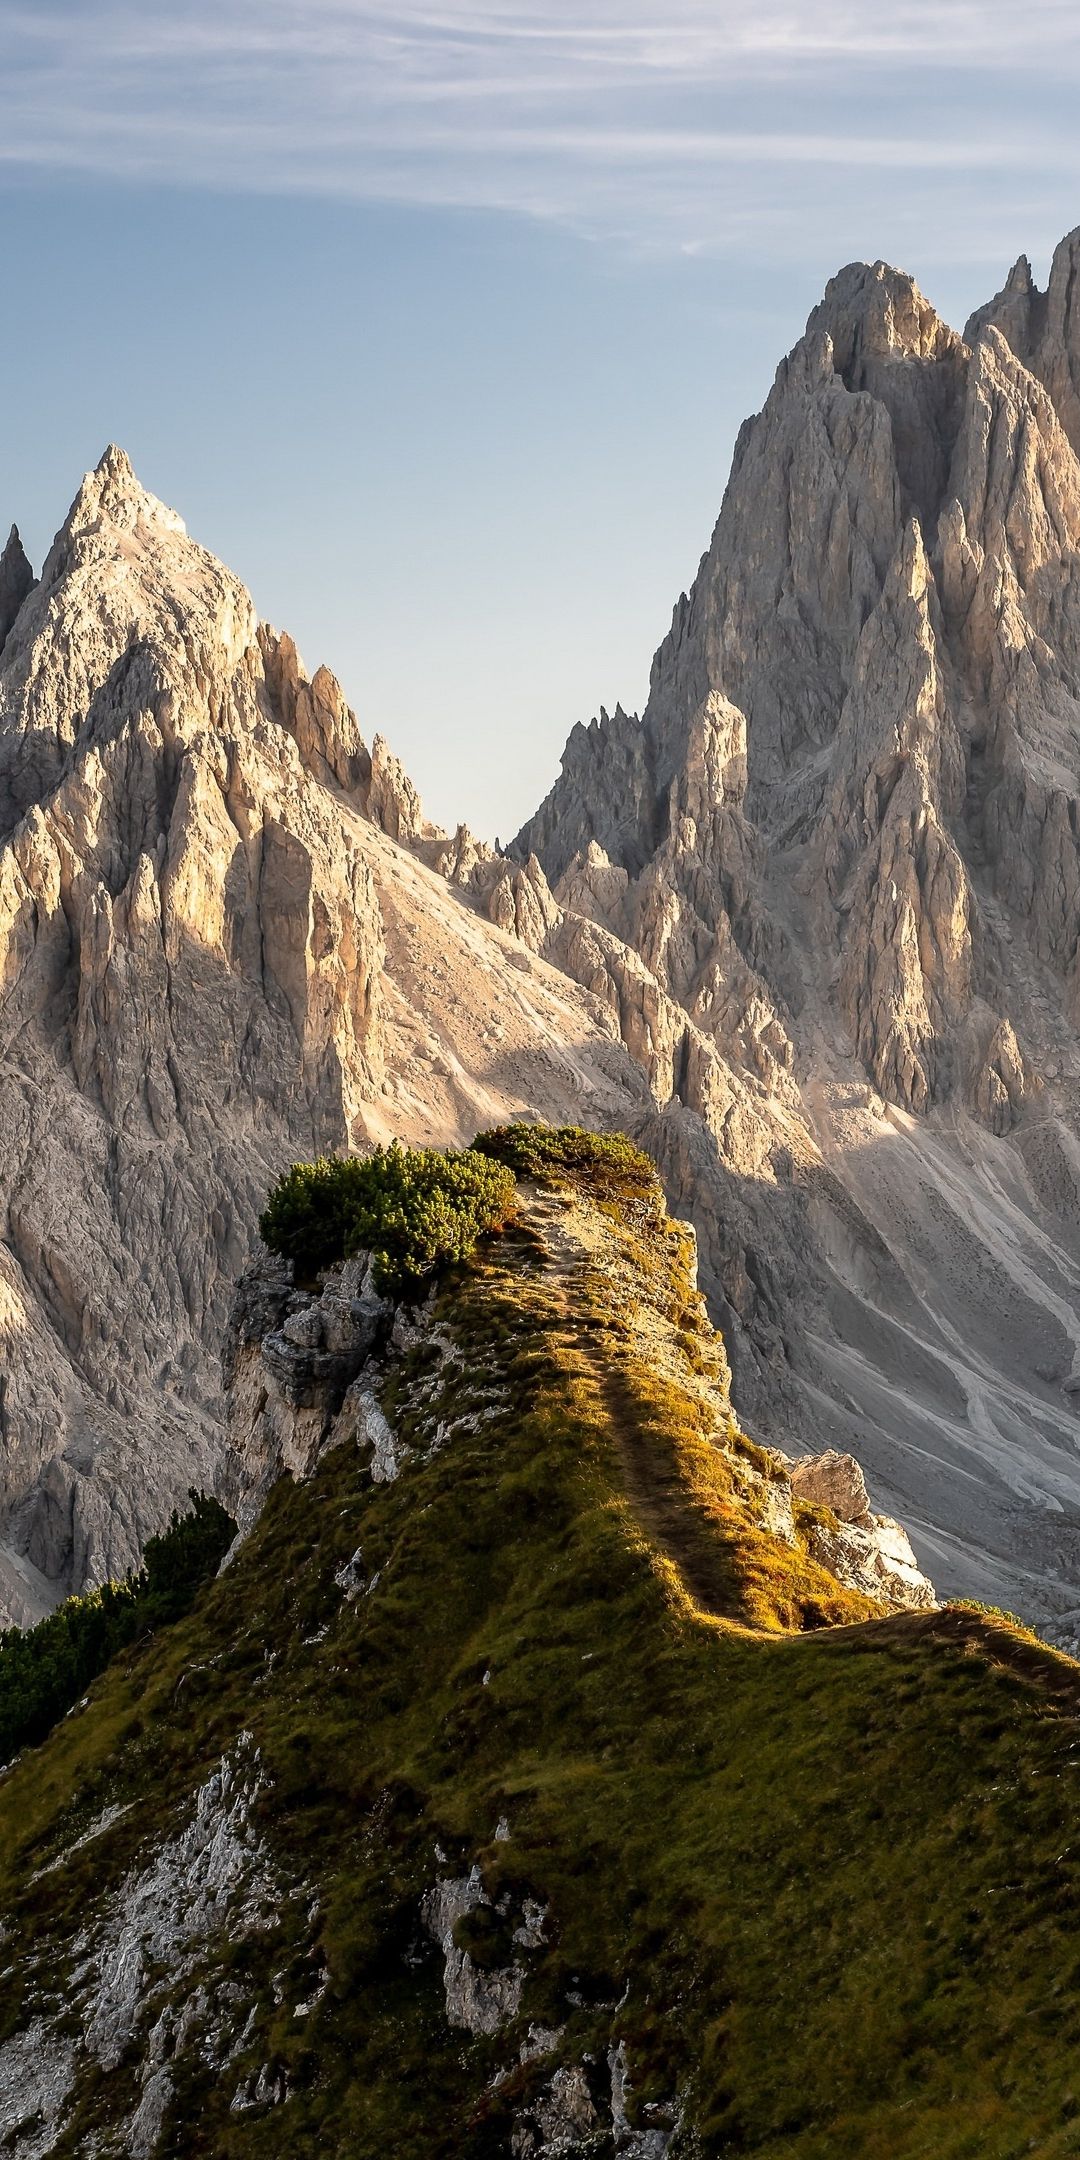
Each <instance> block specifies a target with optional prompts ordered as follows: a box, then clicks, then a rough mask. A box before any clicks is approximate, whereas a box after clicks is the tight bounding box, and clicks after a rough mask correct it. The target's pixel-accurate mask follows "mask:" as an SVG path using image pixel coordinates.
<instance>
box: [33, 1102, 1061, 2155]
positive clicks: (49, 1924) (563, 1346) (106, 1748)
mask: <svg viewBox="0 0 1080 2160" xmlns="http://www.w3.org/2000/svg"><path fill="white" fill-rule="evenodd" d="M489 1144H493V1145H494V1147H495V1149H496V1151H497V1153H501V1152H502V1151H505V1150H510V1151H511V1152H513V1154H514V1155H515V1157H518V1156H520V1159H521V1168H522V1170H523V1172H524V1173H525V1174H524V1175H522V1176H521V1177H520V1178H519V1186H518V1192H519V1204H518V1211H517V1214H516V1218H515V1219H514V1220H513V1221H511V1222H510V1223H508V1224H507V1226H506V1228H505V1230H504V1232H503V1234H502V1235H501V1236H498V1237H496V1238H494V1239H490V1240H488V1241H487V1242H485V1243H482V1244H481V1245H479V1246H477V1248H476V1250H475V1251H474V1253H473V1255H472V1257H471V1258H470V1259H469V1260H468V1261H467V1262H465V1263H464V1265H462V1266H460V1267H458V1268H457V1269H456V1270H452V1271H451V1272H450V1273H449V1274H444V1276H443V1277H442V1279H441V1280H440V1281H439V1282H437V1283H436V1284H435V1285H434V1287H433V1291H432V1294H431V1295H430V1296H429V1297H427V1298H426V1299H424V1300H422V1301H421V1302H420V1303H418V1304H413V1305H412V1306H410V1307H406V1308H400V1307H399V1308H398V1309H397V1311H396V1312H395V1314H394V1317H393V1321H392V1323H391V1325H390V1329H389V1333H388V1335H384V1337H383V1340H382V1343H381V1345H380V1347H379V1349H378V1350H377V1352H376V1353H375V1356H374V1358H371V1359H369V1360H368V1361H367V1362H366V1363H365V1364H363V1365H361V1368H360V1371H359V1373H358V1374H357V1376H356V1379H355V1381H354V1382H352V1383H351V1384H350V1386H349V1388H348V1389H347V1391H346V1393H345V1395H344V1397H343V1398H342V1399H341V1401H340V1407H339V1409H338V1411H337V1413H336V1414H335V1416H334V1417H333V1418H332V1420H331V1422H330V1424H329V1426H328V1427H327V1429H326V1430H325V1431H324V1432H323V1434H322V1437H321V1440H320V1442H319V1444H318V1446H317V1447H316V1448H315V1449H314V1451H313V1452H312V1453H311V1454H310V1455H309V1457H308V1459H307V1460H306V1461H305V1462H300V1461H296V1462H294V1465H293V1469H294V1473H295V1474H294V1475H285V1476H279V1477H278V1478H277V1479H276V1481H275V1482H274V1483H273V1484H272V1485H271V1487H270V1490H269V1493H268V1497H267V1499H266V1504H265V1506H264V1508H263V1510H262V1513H261V1514H260V1516H259V1518H258V1520H257V1521H256V1522H255V1523H254V1525H253V1526H252V1527H251V1529H250V1531H249V1533H248V1535H247V1537H246V1539H245V1540H244V1542H243V1543H242V1544H241V1545H240V1547H239V1550H238V1551H237V1552H236V1554H235V1557H234V1558H233V1559H232V1561H231V1562H230V1564H229V1565H228V1566H227V1567H226V1569H225V1570H224V1572H223V1573H222V1574H221V1575H220V1577H219V1578H218V1580H217V1581H216V1582H215V1583H213V1584H211V1585H209V1586H208V1587H207V1588H206V1589H204V1590H203V1592H202V1593H201V1595H200V1597H199V1600H198V1602H197V1604H196V1606H195V1609H194V1611H193V1612H192V1613H191V1614H190V1615H189V1617H188V1618H186V1619H184V1620H181V1621H179V1622H178V1623H177V1624H176V1625H175V1626H174V1627H172V1628H168V1629H165V1630H162V1631H160V1632H159V1634H158V1635H156V1636H155V1637H154V1638H153V1639H152V1640H151V1641H149V1642H148V1643H144V1644H143V1645H141V1646H139V1645H136V1646H133V1648H132V1649H131V1650H130V1651H129V1652H126V1653H124V1654H123V1655H121V1656H120V1657H119V1658H117V1659H115V1660H114V1661H113V1664H112V1666H111V1667H110V1669H109V1671H108V1673H107V1674H106V1675H105V1676H104V1677H103V1679H102V1680H101V1681H100V1682H98V1683H97V1684H96V1685H95V1687H94V1688H93V1689H92V1690H91V1692H90V1694H89V1697H88V1699H87V1700H86V1701H85V1702H83V1703H82V1704H80V1706H79V1708H78V1709H77V1711H76V1712H74V1713H73V1714H72V1715H71V1716H70V1717H69V1718H67V1719H66V1720H65V1721H64V1723H63V1724H62V1725H61V1726H59V1727H58V1728H57V1729H56V1730H55V1731H54V1732H53V1734H52V1735H51V1737H50V1739H49V1740H48V1741H46V1742H45V1744H44V1746H43V1747H42V1748H41V1749H39V1750H37V1751H35V1752H33V1753H28V1754H27V1755H26V1756H25V1757H24V1758H23V1759H22V1760H21V1761H19V1762H17V1763H15V1764H14V1765H12V1766H11V1767H9V1768H8V1769H7V1771H6V1772H4V1773H3V1774H0V1830H2V1832H3V1834H2V1835H0V1887H2V1890H3V1894H4V1900H5V1914H6V1917H7V1922H8V1928H9V1933H8V1944H7V1947H8V1956H7V1958H6V1959H5V1969H4V1972H3V1974H2V1975H0V2134H5V2135H6V2136H7V2137H8V2139H9V2141H11V2142H12V2143H13V2144H14V2146H15V2150H16V2151H17V2152H18V2154H19V2160H46V2156H48V2155H51V2154H55V2155H57V2160H60V2156H62V2155H64V2154H69V2153H75V2152H84V2151H93V2150H98V2149H100V2150H102V2151H108V2152H115V2153H120V2154H124V2155H128V2156H130V2160H152V2156H153V2155H155V2154H156V2153H160V2152H164V2151H168V2152H173V2153H175V2154H177V2155H185V2154H188V2153H195V2152H198V2151H205V2150H206V2149H208V2146H209V2148H210V2149H212V2150H213V2151H215V2153H220V2154H221V2155H222V2156H223V2160H227V2156H232V2155H235V2156H240V2155H246V2154H259V2153H264V2152H265V2153H278V2152H280V2151H281V2150H282V2149H283V2146H287V2149H288V2150H289V2152H290V2154H291V2155H295V2156H296V2160H304V2156H306V2155H307V2154H308V2153H312V2154H314V2153H334V2154H341V2155H342V2156H343V2160H344V2156H345V2155H346V2154H348V2155H357V2156H360V2155H364V2156H366V2155H367V2154H372V2155H374V2154H376V2153H380V2152H386V2151H393V2152H394V2153H395V2154H398V2155H401V2156H402V2160H411V2156H413V2155H415V2156H417V2160H420V2156H421V2155H423V2156H424V2160H429V2156H430V2155H431V2154H433V2153H443V2154H447V2155H449V2154H453V2153H459V2152H468V2153H470V2154H472V2153H475V2154H476V2155H477V2156H478V2160H479V2156H482V2155H491V2156H492V2160H494V2156H495V2155H505V2154H507V2153H511V2154H513V2155H514V2156H515V2160H540V2156H545V2155H548V2156H551V2160H554V2156H556V2155H558V2154H563V2155H566V2154H568V2153H570V2152H574V2151H575V2150H576V2151H579V2152H585V2153H592V2154H595V2155H596V2156H597V2160H603V2156H607V2155H614V2154H617V2153H623V2154H629V2155H631V2156H633V2160H664V2156H665V2155H670V2156H671V2160H680V2156H682V2155H686V2156H688V2160H689V2156H690V2155H693V2154H697V2153H713V2152H715V2153H720V2152H723V2151H724V2150H725V2148H727V2149H730V2147H731V2146H732V2144H736V2145H737V2146H739V2147H740V2148H741V2149H742V2150H744V2151H750V2152H757V2153H760V2154H761V2155H762V2156H763V2160H765V2156H768V2160H823V2156H824V2155H825V2154H826V2153H828V2152H830V2151H836V2150H838V2149H842V2150H851V2151H860V2152H865V2153H867V2154H868V2155H869V2154H870V2153H873V2152H875V2151H877V2150H881V2151H882V2152H884V2151H889V2152H890V2153H891V2154H892V2155H893V2156H894V2160H930V2155H933V2160H964V2156H965V2155H966V2154H969V2153H970V2152H971V2150H972V2138H973V2136H974V2137H976V2138H977V2139H979V2140H980V2141H981V2150H982V2151H983V2152H985V2153H986V2154H987V2155H988V2156H989V2155H991V2154H993V2155H995V2156H998V2155H1000V2160H1005V2155H1006V2154H1008V2153H1009V2152H1011V2151H1015V2150H1016V2149H1017V2148H1018V2144H1019V2143H1023V2144H1026V2143H1027V2142H1028V2141H1029V2140H1030V2139H1031V2138H1032V2137H1033V2136H1035V2137H1037V2138H1038V2139H1039V2142H1040V2149H1041V2150H1043V2151H1045V2152H1046V2153H1047V2155H1048V2156H1049V2155H1051V2154H1058V2153H1060V2154H1064V2153H1066V2152H1067V2151H1069V2150H1070V2149H1071V2140H1072V2138H1073V2133H1074V2128H1075V2125H1074V2122H1073V2115H1074V2112H1075V2100H1074V2099H1073V2097H1072V2065H1073V2050H1072V2046H1071V2035H1070V2032H1069V2029H1068V2027H1067V2025H1065V2024H1064V2023H1063V2014H1062V1997H1063V1994H1066V1991H1067V1990H1068V1989H1069V1988H1070V1987H1071V1986H1072V1981H1073V1972H1074V1967H1075V1911H1074V1908H1075V1904H1076V1898H1077V1894H1078V1891H1077V1880H1076V1865H1075V1858H1074V1856H1073V1853H1072V1847H1071V1843H1070V1838H1069V1824H1070V1822H1071V1819H1072V1799H1071V1792H1070V1788H1069V1782H1068V1779H1067V1778H1066V1777H1065V1776H1063V1775H1062V1765H1063V1764H1067V1763H1069V1762H1071V1760H1072V1759H1073V1757H1074V1755H1075V1751H1076V1736H1077V1704H1078V1698H1077V1668H1076V1667H1075V1666H1074V1665H1072V1664H1071V1663H1070V1662H1069V1661H1068V1660H1066V1659H1063V1658H1060V1657H1057V1656H1055V1655H1054V1654H1053V1653H1052V1652H1051V1651H1049V1650H1047V1649H1046V1648H1045V1647H1044V1646H1042V1645H1040V1644H1038V1643H1036V1642H1035V1641H1034V1639H1033V1638H1031V1637H1030V1636H1028V1635H1026V1634H1025V1633H1024V1632H1023V1631H1022V1630H1019V1629H1017V1628H1014V1627H1010V1626H1006V1625H1002V1624H1001V1623H1000V1622H998V1623H994V1622H992V1621H990V1620H988V1619H987V1618H986V1617H985V1616H980V1615H978V1614H975V1613H972V1612H965V1611H961V1610H956V1609H954V1610H952V1611H946V1612H910V1611H909V1612H904V1613H900V1614H895V1613H894V1614H892V1615H891V1616H886V1617H882V1610H883V1608H882V1604H881V1602H880V1601H877V1600H872V1599H870V1598H868V1597H867V1596H865V1595H864V1594H861V1593H859V1592H858V1591H854V1590H852V1589H850V1588H846V1587H844V1585H843V1584H842V1583H841V1582H839V1581H838V1580H837V1579H836V1576H835V1575H831V1574H830V1572H829V1571H828V1569H827V1568H826V1567H823V1566H822V1564H821V1561H820V1559H815V1558H814V1555H813V1549H812V1548H813V1541H814V1540H815V1539H817V1538H820V1537H822V1536H824V1537H825V1538H826V1540H828V1539H829V1538H830V1537H835V1535H836V1533H837V1531H838V1530H839V1528H840V1527H841V1526H840V1525H839V1524H838V1523H837V1522H836V1521H835V1519H833V1520H832V1521H831V1523H830V1518H829V1515H828V1511H826V1510H823V1509H822V1508H820V1507H819V1506H813V1505H806V1504H804V1503H801V1502H800V1501H799V1499H798V1497H797V1495H796V1496H794V1499H793V1496H792V1493H791V1490H790V1485H789V1480H788V1478H787V1476H786V1473H785V1474H780V1475H778V1472H779V1467H780V1466H779V1465H778V1464H777V1463H776V1462H775V1461H770V1460H769V1458H768V1457H767V1456H766V1455H765V1454H764V1452H763V1451H762V1450H760V1449H759V1448H756V1447H755V1446H754V1445H753V1444H752V1443H750V1442H748V1441H747V1440H746V1438H745V1436H744V1435H743V1434H742V1433H741V1432H740V1430H739V1427H738V1423H737V1420H736V1419H735V1418H734V1417H733V1415H732V1411H731V1405H730V1399H729V1395H728V1379H727V1370H726V1361H725V1357H724V1349H723V1343H722V1340H721V1339H720V1338H719V1337H717V1336H716V1334H715V1333H714V1331H713V1329H712V1328H711V1326H710V1325H709V1323H708V1321H707V1318H706V1316H705V1313H704V1309H703V1305H702V1301H701V1300H700V1298H699V1297H698V1296H697V1294H696V1293H695V1291H694V1288H693V1267H692V1262H693V1241H692V1239H691V1238H690V1237H688V1235H687V1234H686V1231H685V1228H684V1226H681V1225H678V1224H673V1223H671V1222H670V1221H669V1220H668V1219H667V1217H666V1215H665V1213H664V1210H663V1207H662V1204H661V1201H660V1195H659V1189H658V1186H657V1185H656V1182H655V1177H654V1173H653V1172H652V1169H651V1166H649V1165H647V1164H646V1163H644V1162H643V1161H642V1160H641V1158H635V1156H634V1154H633V1151H632V1150H629V1149H627V1148H626V1147H625V1145H624V1144H622V1143H616V1144H615V1146H614V1147H610V1146H609V1147H606V1148H605V1147H604V1145H603V1143H601V1144H599V1145H596V1144H594V1145H593V1146H592V1147H590V1146H589V1145H588V1143H587V1140H586V1139H585V1137H584V1136H583V1135H581V1134H580V1133H578V1134H576V1135H575V1134H570V1135H567V1134H561V1135H559V1134H556V1135H544V1133H543V1132H542V1130H541V1132H540V1133H539V1134H536V1133H535V1132H531V1131H526V1132H522V1130H521V1129H520V1128H511V1129H510V1131H509V1132H506V1131H504V1132H503V1133H501V1134H495V1135H492V1136H490V1142H489ZM323 1295H324V1297H325V1298H326V1300H327V1303H328V1304H329V1302H330V1300H331V1297H332V1295H336V1293H334V1292H333V1286H332V1284H331V1283H330V1282H329V1281H327V1282H326V1283H325V1284H324V1287H323ZM310 1311H311V1307H310V1305H308V1306H303V1305H300V1306H298V1307H297V1309H296V1314H295V1317H296V1318H297V1320H302V1319H303V1318H304V1317H305V1315H307V1314H310ZM387 1317H389V1316H387ZM271 1318H272V1316H271ZM266 1319H267V1316H266V1315H265V1314H264V1318H263V1323H262V1325H263V1332H262V1333H260V1332H259V1329H258V1328H257V1327H256V1328H254V1329H253V1330H252V1331H251V1333H250V1336H249V1339H248V1340H247V1341H246V1342H245V1344H244V1346H243V1348H242V1350H241V1354H240V1363H239V1365H238V1367H237V1370H236V1372H235V1374H234V1386H235V1388H236V1393H237V1410H238V1413H239V1414H240V1415H241V1416H242V1415H243V1414H244V1404H245V1402H247V1403H248V1404H250V1400H251V1390H250V1389H249V1387H248V1385H247V1379H246V1377H245V1373H244V1371H243V1370H242V1369H241V1368H242V1366H243V1365H244V1364H245V1363H249V1362H250V1361H251V1360H253V1359H255V1360H257V1359H258V1357H259V1355H260V1345H261V1346H262V1349H263V1351H264V1352H265V1349H266V1348H267V1347H268V1344H269V1342H270V1341H271V1340H272V1339H273V1329H272V1327H271V1329H270V1333H269V1335H268V1334H267V1332H266ZM302 1332H303V1331H302V1330H300V1329H298V1331H297V1334H298V1337H299V1335H300V1334H301V1333H302ZM296 1347H297V1349H299V1348H301V1343H300V1341H299V1339H298V1341H297V1345H296ZM298 1407H299V1406H294V1419H295V1427H296V1430H299V1426H300V1416H298V1415H297V1414H296V1410H297V1408H298ZM300 1415H301V1416H302V1409H301V1412H300ZM511 1524H512V1525H513V1534H512V1535H511V1534H508V1526H509V1525H511ZM834 1549H835V1548H834ZM1018 1849H1022V1850H1023V1852H1024V1854H1025V1866H1024V1869H1023V1871H1022V1878H1021V1879H1020V1880H1018V1879H1017V1862H1016V1855H1017V1851H1018ZM1003 1914H1007V1916H1008V1925H1003V1924H1002V1915H1003ZM1066 1999H1067V1994H1066ZM988 2061H989V2062H992V2064H993V2069H992V2071H988V2067H987V2065H988Z"/></svg>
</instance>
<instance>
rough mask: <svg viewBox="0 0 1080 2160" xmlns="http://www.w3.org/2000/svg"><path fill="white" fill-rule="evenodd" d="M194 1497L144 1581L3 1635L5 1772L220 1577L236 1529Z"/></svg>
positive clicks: (151, 1557) (156, 1542)
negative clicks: (120, 1655)
mask: <svg viewBox="0 0 1080 2160" xmlns="http://www.w3.org/2000/svg"><path fill="white" fill-rule="evenodd" d="M189 1497H190V1499H191V1502H192V1507H191V1512H190V1514H188V1515H183V1516H181V1515H179V1514H177V1513H174V1514H173V1517H172V1520H171V1522H170V1524H169V1527H168V1529H167V1530H165V1531H163V1532H162V1534H161V1536H160V1537H155V1538H151V1539H150V1542H149V1544H148V1545H147V1548H146V1555H145V1564H144V1566H143V1567H142V1568H140V1570H139V1572H138V1573H137V1574H135V1575H129V1576H128V1577H127V1578H126V1580H125V1581H123V1582H110V1583H105V1584H103V1585H102V1587H101V1589H99V1590H87V1591H85V1592H84V1593H83V1595H82V1596H81V1597H70V1598H66V1599H65V1601H64V1603H63V1604H62V1605H59V1606H58V1607H57V1609H56V1611H55V1612H54V1613H50V1614H49V1615H48V1617H47V1619H45V1620H40V1621H39V1622H38V1624H37V1626H36V1627H32V1628H27V1629H26V1630H25V1632H24V1631H22V1630H20V1629H19V1628H8V1629H5V1630H4V1631H3V1633H0V1764H2V1763H6V1762H10V1760H11V1757H12V1756H13V1755H15V1754H17V1753H18V1751H19V1749H20V1748H24V1747H32V1746H34V1745H35V1744H36V1743H37V1742H38V1741H39V1740H44V1738H45V1736H46V1734H47V1733H49V1732H51V1730H52V1728H53V1726H54V1725H55V1724H57V1722H58V1721H59V1719H60V1718H62V1717H63V1716H64V1714H65V1712H66V1711H68V1710H70V1709H71V1707H72V1705H73V1703H76V1702H78V1700H79V1697H80V1695H83V1694H85V1692H86V1689H87V1688H88V1687H89V1686H90V1683H91V1681H93V1680H96V1679H97V1676H98V1674H99V1673H101V1672H104V1670H105V1667H106V1665H107V1664H108V1662H109V1660H110V1658H112V1657H115V1655H116V1652H117V1651H118V1650H122V1649H124V1647H125V1646H126V1644H128V1643H131V1642H134V1641H135V1639H136V1637H137V1636H140V1635H146V1634H149V1633H150V1632H151V1631H152V1630H153V1629H154V1628H156V1627H161V1626H163V1625H165V1624H166V1623H167V1622H168V1621H170V1620H178V1619H179V1618H180V1617H181V1615H182V1614H183V1613H185V1612H187V1611H188V1610H189V1608H190V1607H191V1605H192V1604H193V1603H194V1599H195V1593H196V1591H197V1590H198V1589H199V1588H200V1586H201V1585H202V1584H203V1583H204V1582H206V1581H208V1580H209V1578H210V1577H211V1576H212V1575H215V1574H216V1573H217V1570H218V1568H219V1567H220V1565H221V1562H222V1560H223V1559H224V1557H225V1554H226V1552H227V1551H228V1549H229V1546H230V1545H231V1544H232V1541H233V1538H234V1537H235V1536H236V1524H235V1523H234V1521H233V1519H232V1516H231V1515H229V1514H227V1513H226V1511H225V1509H224V1508H223V1507H221V1506H219V1504H218V1502H217V1501H216V1500H212V1499H210V1498H208V1496H207V1495H206V1494H205V1493H196V1492H195V1491H192V1492H191V1494H190V1495H189Z"/></svg>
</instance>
